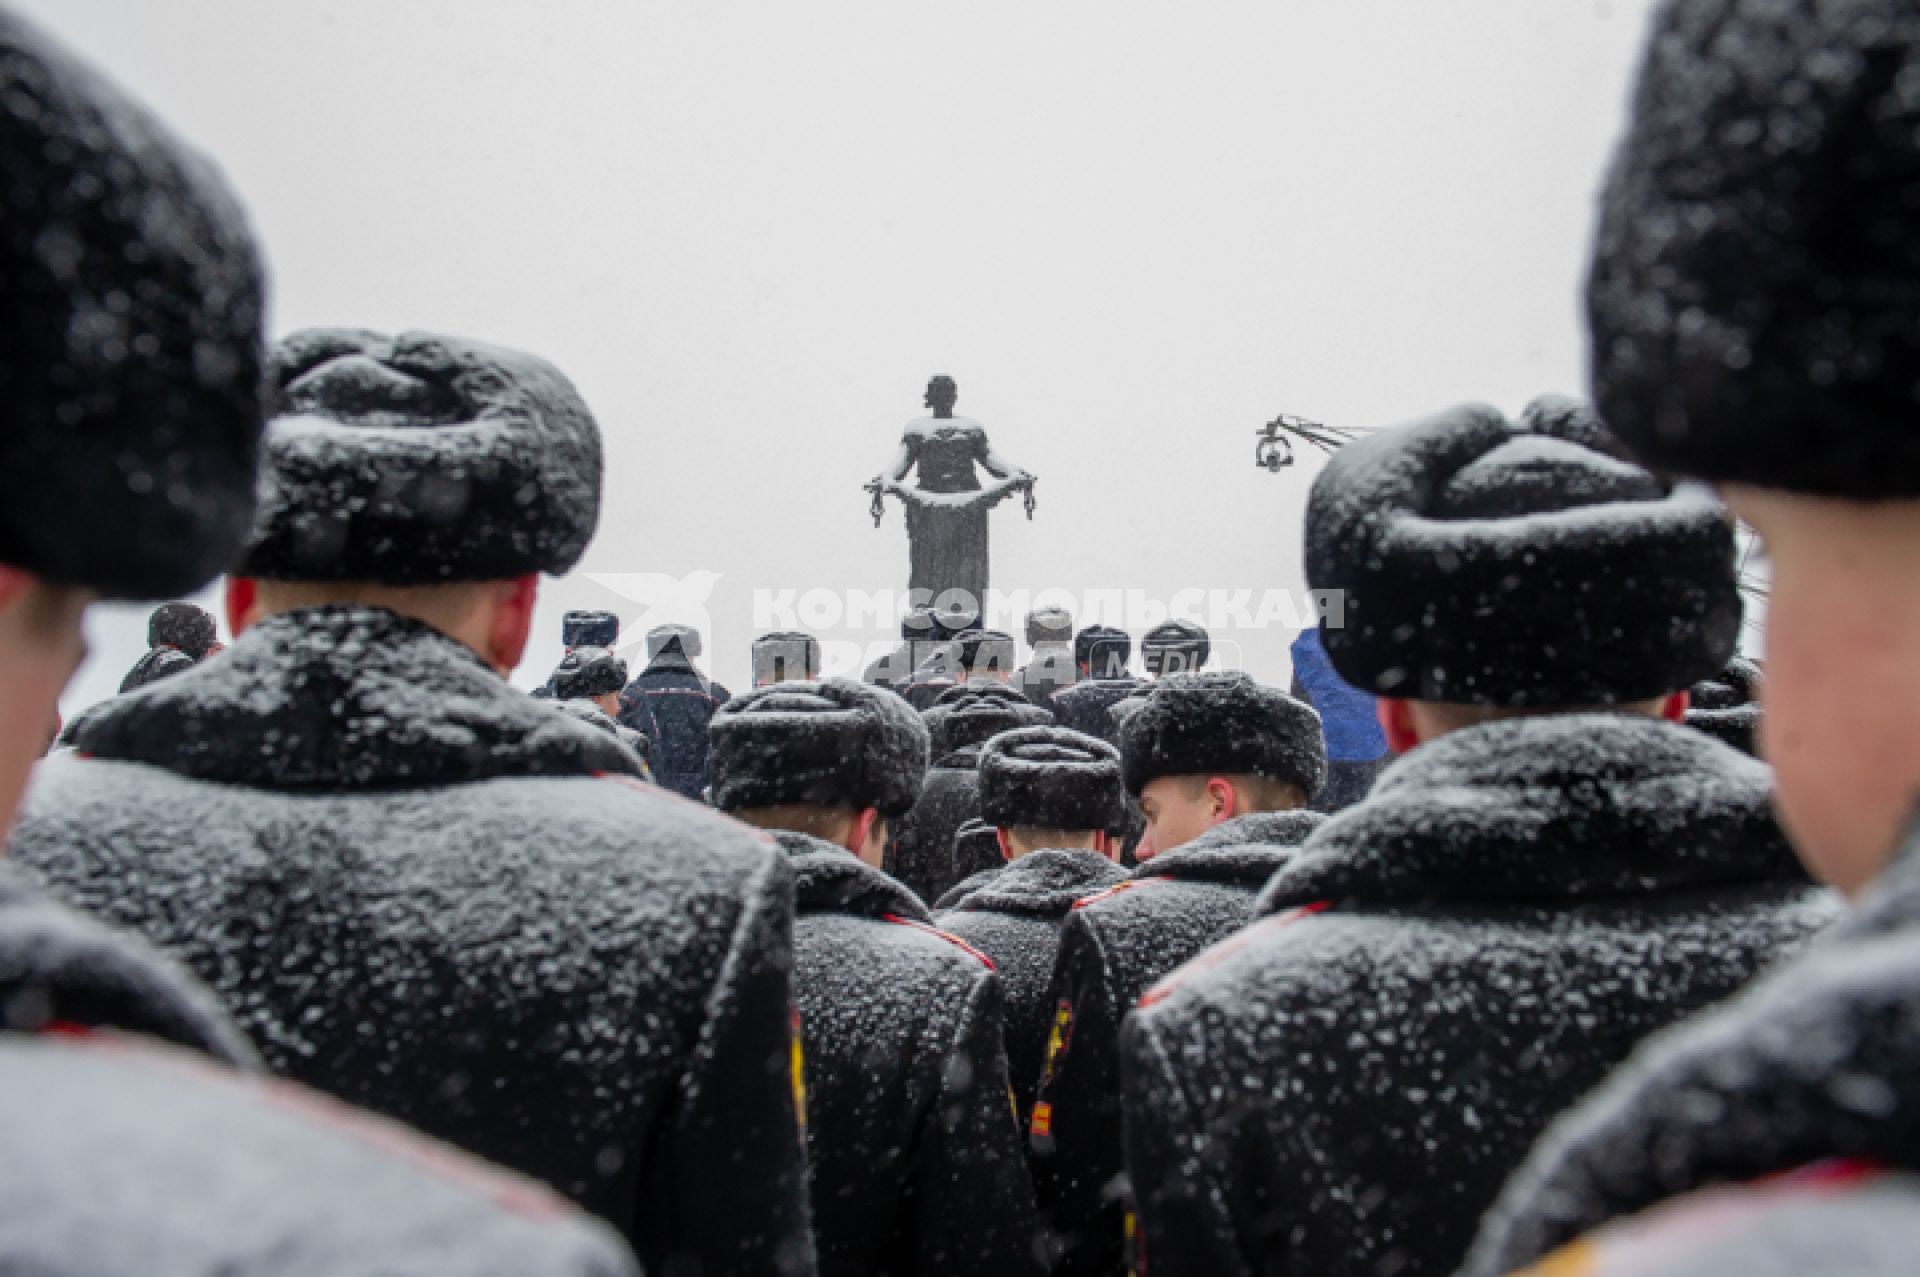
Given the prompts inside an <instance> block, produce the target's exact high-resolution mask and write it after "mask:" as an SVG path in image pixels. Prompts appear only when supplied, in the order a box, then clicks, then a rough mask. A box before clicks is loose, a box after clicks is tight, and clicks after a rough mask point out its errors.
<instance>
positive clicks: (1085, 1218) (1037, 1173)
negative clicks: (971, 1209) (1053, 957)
mask: <svg viewBox="0 0 1920 1277" xmlns="http://www.w3.org/2000/svg"><path fill="white" fill-rule="evenodd" d="M1107 970H1108V967H1107V962H1106V959H1105V957H1104V956H1103V955H1102V953H1101V952H1100V940H1099V936H1098V934H1097V933H1096V931H1095V930H1094V928H1093V927H1092V926H1091V925H1090V924H1089V923H1088V922H1087V920H1086V919H1085V918H1084V917H1083V916H1081V915H1079V914H1075V915H1073V916H1072V917H1070V918H1068V919H1067V925H1066V928H1065V930H1064V931H1062V933H1061V936H1060V956H1059V958H1058V959H1057V961H1056V962H1055V964H1054V970H1053V980H1052V982H1051V985H1050V987H1049V992H1048V995H1047V1001H1048V1004H1049V1005H1050V1006H1052V1007H1053V1008H1054V1018H1053V1023H1052V1026H1051V1031H1050V1033H1049V1036H1048V1039H1047V1054H1046V1059H1045V1061H1044V1062H1043V1063H1042V1065H1041V1068H1040V1089H1039V1094H1038V1097H1037V1099H1036V1100H1035V1103H1034V1108H1033V1118H1032V1121H1031V1122H1030V1123H1029V1126H1028V1141H1027V1147H1028V1158H1029V1164H1030V1165H1031V1166H1032V1168H1033V1190H1034V1198H1035V1201H1036V1202H1037V1203H1038V1205H1039V1208H1040V1220H1041V1226H1042V1227H1043V1228H1045V1229H1046V1230H1047V1238H1048V1245H1049V1247H1050V1248H1051V1249H1052V1250H1053V1253H1054V1256H1055V1258H1054V1261H1053V1269H1052V1271H1053V1274H1054V1277H1099V1275H1102V1274H1108V1273H1113V1272H1117V1271H1119V1270H1120V1268H1121V1266H1122V1263H1123V1254H1122V1241H1123V1237H1124V1229H1125V1215H1126V1206H1125V1202H1124V1201H1123V1200H1122V1197H1121V1195H1120V1194H1119V1192H1118V1191H1117V1189H1118V1185H1117V1184H1116V1182H1115V1181H1117V1180H1119V1179H1120V1176H1121V1166H1122V1160H1121V1148H1120V1076H1119V1050H1120V1024H1121V1020H1122V1018H1123V1016H1124V1014H1125V1007H1124V1006H1122V1005H1121V1004H1120V1002H1119V1000H1118V999H1117V998H1115V997H1114V991H1113V990H1112V988H1111V987H1110V986H1109V982H1108V979H1107Z"/></svg>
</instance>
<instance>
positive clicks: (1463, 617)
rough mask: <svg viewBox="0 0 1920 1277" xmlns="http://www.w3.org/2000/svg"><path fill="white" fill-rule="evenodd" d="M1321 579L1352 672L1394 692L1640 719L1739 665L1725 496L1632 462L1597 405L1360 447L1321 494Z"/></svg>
mask: <svg viewBox="0 0 1920 1277" xmlns="http://www.w3.org/2000/svg"><path fill="white" fill-rule="evenodd" d="M1306 526H1307V538H1306V541H1307V544H1306V560H1307V582H1308V585H1309V587H1310V588H1312V589H1314V590H1331V591H1339V592H1340V594H1341V596H1342V598H1343V600H1344V613H1343V615H1341V616H1340V617H1339V623H1338V624H1336V623H1335V618H1334V616H1333V615H1332V614H1329V616H1328V617H1327V618H1326V619H1324V620H1323V621H1322V622H1321V638H1322V641H1323V642H1324V644H1325V648H1326V652H1327V656H1328V658H1329V659H1330V661H1331V662H1332V664H1333V666H1334V668H1335V669H1336V670H1337V671H1338V672H1339V674H1340V676H1341V677H1342V678H1343V679H1345V680H1346V681H1347V682H1349V683H1351V684H1353V685H1354V686H1356V687H1359V688H1361V689H1362V690H1365V691H1368V692H1371V693H1373V694H1376V695H1380V696H1388V697H1396V698H1403V699H1410V700H1420V701H1431V702H1441V703H1451V704H1462V705H1480V706H1493V707H1498V708H1502V709H1523V708H1540V707H1558V706H1604V705H1621V704H1627V703H1631V702H1638V701H1645V700H1648V699H1650V698H1657V697H1660V696H1663V695H1665V694H1667V693H1670V692H1674V691H1678V690H1681V689H1684V688H1686V687H1688V686H1689V685H1690V684H1692V683H1694V682H1695V681H1697V680H1698V679H1701V678H1704V677H1706V676H1708V675H1710V674H1712V673H1714V672H1716V671H1718V670H1719V669H1720V668H1721V666H1723V665H1724V664H1725V663H1726V660H1727V658H1728V656H1730V655H1731V654H1732V652H1733V648H1734V643H1735V641H1736V639H1737V637H1738V634H1739V627H1740V595H1739V590H1738V588H1737V586H1736V580H1735V574H1734V561H1733V531H1732V528H1731V526H1730V524H1729V522H1728V520H1727V518H1726V515H1725V512H1724V511H1723V510H1722V509H1721V508H1720V506H1719V504H1718V503H1717V502H1716V501H1715V500H1714V499H1713V498H1712V496H1711V494H1709V493H1706V492H1704V491H1701V490H1699V489H1697V488H1692V487H1680V488H1670V487H1669V486H1668V485H1666V484H1664V483H1662V482H1661V481H1660V480H1659V479H1657V478H1655V477H1654V476H1653V475H1652V474H1650V473H1648V472H1647V471H1646V470H1644V469H1642V468H1641V467H1639V466H1638V465H1635V464H1634V463H1633V462H1631V461H1630V460H1627V459H1626V456H1625V453H1624V450H1623V448H1622V447H1621V445H1620V444H1619V443H1618V442H1617V441H1616V440H1615V439H1614V438H1613V437H1612V436H1611V435H1610V434H1608V433H1607V431H1606V430H1605V429H1604V428H1603V427H1602V426H1601V424H1600V423H1599V421H1598V420H1597V419H1596V418H1595V417H1594V416H1593V415H1592V414H1591V412H1589V411H1588V410H1587V409H1586V408H1585V407H1584V405H1581V404H1579V403H1577V402H1575V401H1573V400H1568V399H1559V398H1545V399H1541V400H1538V401H1536V402H1535V403H1534V404H1533V405H1531V406H1529V408H1528V409H1527V411H1526V413H1525V414H1523V416H1522V418H1521V420H1520V421H1519V422H1517V423H1515V422H1509V421H1507V420H1506V419H1505V418H1504V417H1502V416H1501V415H1500V414H1499V413H1498V412H1496V411H1495V410H1494V409H1492V408H1488V407H1484V406H1479V405H1469V406H1465V407H1460V408H1455V409H1452V410H1450V411H1447V412H1443V413H1440V414H1438V415H1437V416H1434V417H1431V418H1428V419H1427V420H1425V421H1421V422H1418V423H1416V424H1414V425H1410V426H1405V427H1401V428H1399V429H1395V430H1388V431H1382V432H1380V433H1379V434H1376V435H1373V436H1371V437H1369V438H1366V439H1363V440H1361V441H1360V442H1358V443H1354V444H1350V445H1348V446H1347V447H1345V448H1342V449H1341V450H1340V451H1339V452H1338V453H1336V454H1335V455H1334V457H1333V459H1332V460H1331V461H1330V462H1329V463H1328V465H1327V467H1326V469H1325V470H1323V471H1322V472H1321V474H1320V477H1319V478H1318V479H1317V480H1316V481H1315V483H1314V486H1313V492H1312V495H1311V497H1310V498H1309V501H1308V507H1307V523H1306Z"/></svg>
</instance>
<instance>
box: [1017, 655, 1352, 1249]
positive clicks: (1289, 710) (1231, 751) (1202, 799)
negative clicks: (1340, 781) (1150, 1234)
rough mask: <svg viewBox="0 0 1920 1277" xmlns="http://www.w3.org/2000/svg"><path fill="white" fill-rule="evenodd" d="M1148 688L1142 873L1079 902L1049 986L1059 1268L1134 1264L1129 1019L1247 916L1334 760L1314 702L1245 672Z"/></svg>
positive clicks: (1140, 767) (1128, 743)
mask: <svg viewBox="0 0 1920 1277" xmlns="http://www.w3.org/2000/svg"><path fill="white" fill-rule="evenodd" d="M1138 699H1139V705H1138V707H1137V708H1135V709H1134V710H1133V711H1132V712H1130V713H1128V714H1127V716H1126V719H1125V721H1124V722H1123V723H1122V724H1121V726H1120V751H1121V758H1122V763H1123V772H1124V775H1125V779H1126V784H1127V788H1128V790H1129V791H1130V792H1131V793H1133V794H1134V795H1135V797H1140V796H1141V795H1149V797H1148V798H1147V800H1146V802H1145V803H1144V804H1143V805H1144V806H1146V807H1147V808H1148V811H1149V814H1150V816H1151V817H1152V819H1153V822H1154V823H1153V824H1152V825H1151V826H1150V828H1149V830H1148V836H1147V838H1145V839H1143V840H1142V842H1141V845H1140V854H1141V857H1142V860H1141V864H1140V866H1139V868H1137V869H1135V870H1134V872H1133V874H1132V876H1131V877H1130V878H1129V879H1128V880H1127V881H1125V882H1124V883H1121V884H1119V885H1118V886H1116V887H1114V888H1113V889H1112V890H1110V891H1106V892H1102V893H1101V894H1099V895H1096V896H1091V897H1089V898H1087V899H1085V900H1082V901H1081V902H1080V903H1079V904H1077V905H1075V906H1074V909H1073V913H1072V915H1071V916H1070V917H1069V918H1068V919H1067V924H1066V927H1065V929H1064V930H1063V932H1062V934H1061V940H1060V957H1059V960H1058V961H1057V962H1056V963H1055V964H1054V969H1053V974H1052V979H1051V981H1050V984H1049V988H1048V992H1047V997H1046V1005H1047V1006H1048V1008H1049V1014H1050V1015H1051V1017H1052V1029H1051V1033H1050V1036H1049V1038H1048V1055H1047V1059H1046V1061H1045V1065H1044V1067H1043V1069H1042V1071H1041V1080H1040V1089H1039V1096H1038V1099H1037V1101H1036V1102H1035V1104H1034V1108H1033V1115H1032V1120H1031V1122H1030V1124H1029V1125H1030V1129H1029V1153H1028V1156H1029V1164H1030V1165H1031V1166H1032V1168H1033V1177H1034V1194H1035V1198H1036V1200H1037V1201H1038V1202H1039V1205H1040V1210H1041V1217H1042V1221H1043V1223H1044V1224H1045V1226H1046V1227H1047V1229H1048V1232H1049V1235H1050V1236H1051V1237H1052V1239H1053V1241H1054V1243H1055V1245H1056V1246H1057V1247H1058V1248H1059V1250H1060V1254H1059V1257H1058V1258H1057V1259H1056V1261H1055V1265H1054V1271H1055V1272H1056V1273H1065V1274H1081V1273H1087V1274H1093V1273H1113V1272H1118V1271H1119V1270H1120V1269H1121V1268H1122V1267H1123V1266H1124V1264H1125V1246H1124V1237H1125V1230H1126V1197H1125V1193H1124V1192H1123V1191H1122V1187H1123V1184H1124V1180H1123V1178H1122V1176H1123V1162H1122V1156H1121V1147H1120V1025H1121V1021H1122V1020H1123V1019H1124V1018H1125V1017H1126V1015H1127V1013H1128V1012H1129V1011H1131V1010H1132V1009H1133V1004H1134V1003H1135V1002H1136V1001H1137V1000H1138V999H1139V997H1140V995H1141V994H1142V993H1144V992H1146V990H1147V988H1148V986H1150V985H1151V984H1153V983H1154V981H1156V980H1158V979H1160V977H1162V976H1164V975H1166V974H1167V973H1168V972H1169V971H1171V970H1173V969H1174V968H1175V967H1177V966H1179V965H1180V964H1181V963H1183V962H1185V961H1187V960H1188V959H1189V958H1191V957H1193V956H1194V955H1195V954H1197V953H1199V952H1200V950H1202V949H1204V948H1206V947H1207V946H1208V945H1209V944H1212V943H1213V942H1214V941H1216V940H1219V939H1221V938H1223V937H1224V936H1226V935H1228V934H1229V933H1231V932H1233V931H1236V930H1238V929H1239V928H1240V927H1241V926H1243V925H1245V924H1246V922H1247V920H1248V919H1249V918H1250V917H1251V916H1252V913H1253V901H1254V897H1255V895H1256V894H1257V893H1258V892H1259V891H1260V889H1261V888H1262V887H1264V886H1265V885H1266V883H1267V880H1268V879H1269V878H1271V877H1272V876H1273V875H1274V873H1275V872H1276V871H1277V870H1278V869H1279V868H1280V866H1281V865H1283V864H1284V863H1286V860H1287V858H1288V857H1289V856H1290V855H1291V854H1292V853H1293V850H1294V848H1296V847H1298V846H1299V845H1300V843H1301V842H1303V841H1304V840H1305V839H1306V837H1307V835H1309V834H1310V833H1312V832H1313V830H1314V829H1315V828H1317V827H1318V826H1319V824H1320V817H1319V816H1318V815H1316V814H1314V813H1312V812H1309V811H1306V810H1304V809H1305V807H1306V806H1307V802H1308V800H1309V799H1310V798H1311V797H1312V796H1313V794H1314V793H1315V792H1316V791H1317V790H1318V789H1319V788H1320V786H1321V784H1322V783H1323V781H1324V778H1325V776H1326V767H1327V764H1326V753H1325V750H1324V748H1323V741H1322V736H1321V731H1320V719H1319V716H1318V715H1316V714H1315V713H1314V712H1313V710H1312V709H1311V708H1309V707H1308V706H1306V705H1304V704H1302V703H1301V702H1299V701H1297V700H1295V699H1294V698H1293V697H1291V696H1288V695H1286V694H1285V693H1283V692H1281V691H1278V690H1277V689H1274V688H1270V687H1262V686H1261V685H1260V684H1258V683H1256V682H1255V681H1254V680H1253V679H1251V678H1249V677H1248V676H1246V675H1245V674H1239V673H1225V674H1201V675H1194V674H1176V675H1172V676H1170V677H1168V678H1165V679H1162V680H1161V681H1159V682H1157V683H1154V684H1152V685H1151V690H1150V691H1148V692H1147V693H1146V694H1144V695H1143V696H1141V697H1139V698H1138ZM1130 703H1131V702H1123V704H1130ZM1156 839H1157V840H1159V841H1162V842H1164V843H1165V844H1166V849H1165V850H1159V849H1157V848H1156V846H1155V840H1156Z"/></svg>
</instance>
